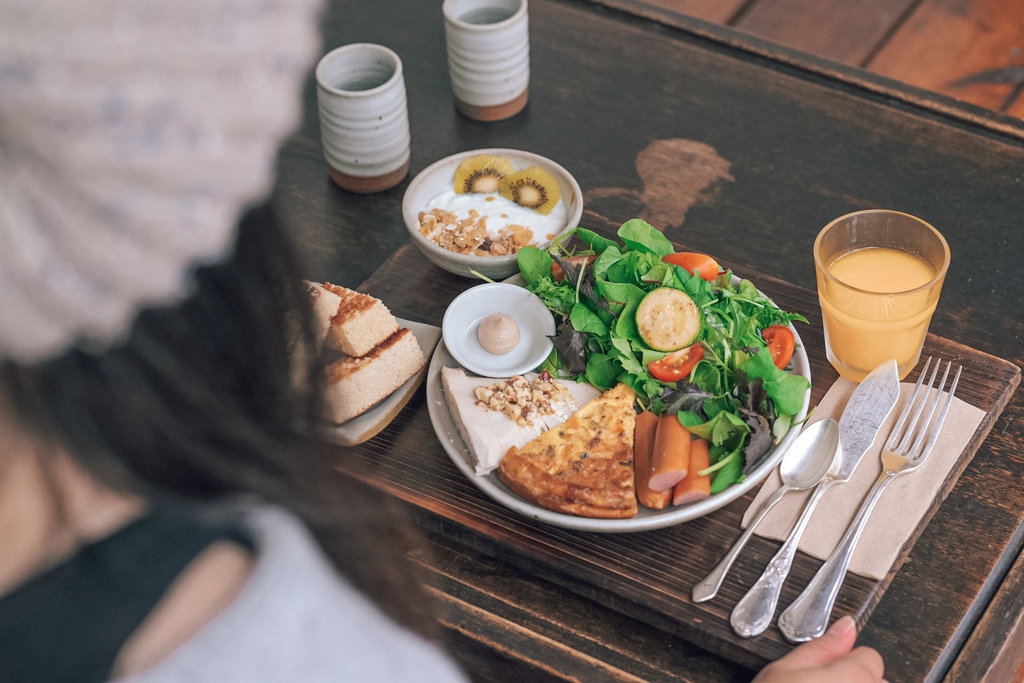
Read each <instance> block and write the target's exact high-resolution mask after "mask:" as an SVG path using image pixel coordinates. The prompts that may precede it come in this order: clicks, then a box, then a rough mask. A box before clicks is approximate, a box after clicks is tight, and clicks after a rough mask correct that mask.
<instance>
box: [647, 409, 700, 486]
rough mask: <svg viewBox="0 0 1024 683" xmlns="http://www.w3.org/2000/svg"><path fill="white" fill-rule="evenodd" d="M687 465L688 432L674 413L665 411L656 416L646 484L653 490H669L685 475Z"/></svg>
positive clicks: (688, 456) (688, 453)
mask: <svg viewBox="0 0 1024 683" xmlns="http://www.w3.org/2000/svg"><path fill="white" fill-rule="evenodd" d="M689 466H690V432H689V431H688V430H687V429H686V427H684V426H683V425H681V424H680V423H679V418H678V417H676V414H675V413H666V414H665V415H662V416H661V417H659V418H658V431H657V432H656V433H655V435H654V451H653V452H652V453H651V479H650V481H649V482H648V486H650V487H651V490H653V491H671V490H672V487H673V486H675V485H676V484H678V483H679V482H680V481H681V480H682V479H683V478H684V477H685V476H686V471H687V468H688V467H689Z"/></svg>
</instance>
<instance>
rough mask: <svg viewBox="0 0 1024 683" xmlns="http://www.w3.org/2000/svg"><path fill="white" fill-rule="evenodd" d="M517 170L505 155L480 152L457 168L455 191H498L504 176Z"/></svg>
mask: <svg viewBox="0 0 1024 683" xmlns="http://www.w3.org/2000/svg"><path fill="white" fill-rule="evenodd" d="M513 171H515V168H513V167H512V162H511V161H509V160H508V159H506V158H505V157H492V156H490V155H489V154H479V155H477V156H475V157H471V158H469V159H466V160H465V161H463V162H462V163H461V164H459V167H458V168H457V169H455V191H456V192H457V193H458V194H465V193H467V192H497V191H498V186H499V184H500V183H501V180H502V178H504V177H505V176H507V175H509V174H510V173H512V172H513Z"/></svg>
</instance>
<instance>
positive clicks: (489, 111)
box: [441, 0, 530, 121]
mask: <svg viewBox="0 0 1024 683" xmlns="http://www.w3.org/2000/svg"><path fill="white" fill-rule="evenodd" d="M441 10H442V12H443V13H444V33H445V40H446V43H447V47H448V74H449V75H450V76H451V81H452V90H453V91H454V93H455V104H456V106H457V107H458V109H459V111H461V112H462V113H463V114H465V115H466V116H468V117H470V118H472V119H476V120H478V121H500V120H501V119H507V118H509V117H510V116H514V115H515V114H518V113H519V112H520V111H522V109H523V107H525V106H526V100H527V98H528V96H529V85H530V34H529V26H528V14H527V9H526V0H444V4H443V5H442V6H441Z"/></svg>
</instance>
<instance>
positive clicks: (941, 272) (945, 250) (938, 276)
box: [813, 209, 950, 297]
mask: <svg viewBox="0 0 1024 683" xmlns="http://www.w3.org/2000/svg"><path fill="white" fill-rule="evenodd" d="M881 213H884V214H890V215H897V216H905V217H907V218H909V219H911V220H912V221H914V222H916V223H918V224H920V225H922V226H924V227H925V228H927V229H928V230H930V231H931V233H932V234H933V235H934V236H935V237H937V238H938V239H939V244H941V245H942V254H943V258H942V267H941V268H939V269H938V270H937V271H936V273H935V276H934V277H932V279H931V280H929V281H928V282H926V283H925V284H923V285H920V286H919V287H915V288H913V289H905V290H901V291H898V292H876V291H872V290H870V289H862V288H860V287H854V286H853V285H851V284H849V283H847V282H844V281H843V280H840V279H839V278H837V277H836V276H835V275H833V274H832V273H831V272H830V271H829V270H828V268H827V267H826V265H825V263H823V262H822V260H821V256H820V254H819V246H820V245H821V242H822V240H823V239H824V236H825V233H827V232H828V230H829V228H831V227H832V226H833V225H835V224H836V223H839V222H840V221H844V220H848V219H850V218H852V217H854V216H863V215H866V214H881ZM813 252H814V265H815V266H816V267H817V270H818V272H819V273H821V274H822V275H823V276H824V277H825V278H826V279H827V280H828V281H829V282H832V283H835V284H838V285H840V286H842V287H844V288H846V289H848V290H851V291H854V292H858V293H863V294H868V295H872V296H890V297H891V296H906V295H910V294H917V293H919V292H922V291H925V290H927V289H930V288H932V287H934V286H935V285H936V284H937V283H939V282H942V280H943V278H945V277H946V272H947V271H948V270H949V262H950V251H949V243H947V242H946V238H945V237H943V236H942V233H941V232H939V231H938V230H937V229H936V228H935V226H933V225H932V224H931V223H929V222H928V221H926V220H924V219H923V218H919V217H917V216H915V215H913V214H909V213H905V212H903V211H895V210H893V209H863V210H860V211H851V212H849V213H846V214H843V215H842V216H839V217H838V218H834V219H832V220H831V221H829V222H828V224H826V225H825V227H823V228H822V229H821V231H819V232H818V236H817V237H816V238H815V239H814V249H813Z"/></svg>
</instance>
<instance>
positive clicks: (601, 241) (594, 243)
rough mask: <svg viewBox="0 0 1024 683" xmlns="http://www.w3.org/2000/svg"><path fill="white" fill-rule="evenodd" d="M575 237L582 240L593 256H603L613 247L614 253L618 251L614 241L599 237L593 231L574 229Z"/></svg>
mask: <svg viewBox="0 0 1024 683" xmlns="http://www.w3.org/2000/svg"><path fill="white" fill-rule="evenodd" d="M576 235H577V236H578V237H579V238H580V239H581V240H583V242H584V243H585V244H586V245H587V246H588V247H590V248H591V249H592V250H593V251H594V253H595V254H603V253H604V252H605V250H606V249H608V248H609V247H614V248H615V250H616V251H618V249H619V245H617V244H616V243H615V240H610V239H608V238H606V237H601V236H600V235H598V234H597V233H596V232H594V231H593V230H587V229H586V228H576Z"/></svg>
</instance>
